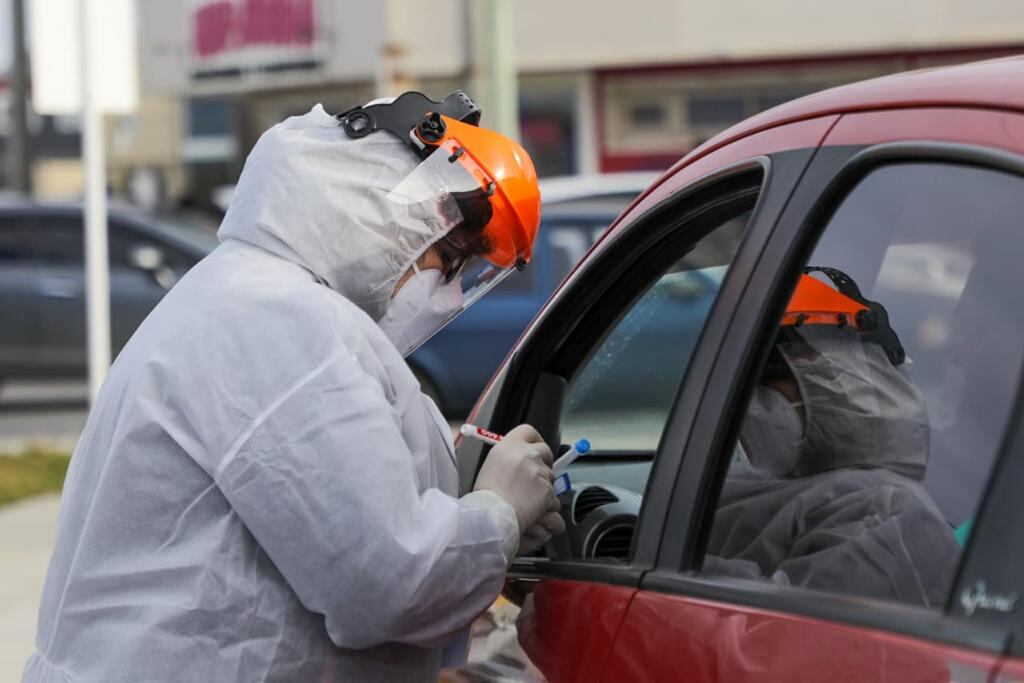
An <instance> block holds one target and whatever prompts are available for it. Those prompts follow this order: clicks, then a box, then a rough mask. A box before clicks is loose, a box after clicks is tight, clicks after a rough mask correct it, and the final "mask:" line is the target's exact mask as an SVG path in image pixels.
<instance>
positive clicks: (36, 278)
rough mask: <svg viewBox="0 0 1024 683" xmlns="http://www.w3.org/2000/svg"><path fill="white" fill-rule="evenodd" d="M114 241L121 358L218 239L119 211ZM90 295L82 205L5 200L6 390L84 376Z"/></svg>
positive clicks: (0, 251)
mask: <svg viewBox="0 0 1024 683" xmlns="http://www.w3.org/2000/svg"><path fill="white" fill-rule="evenodd" d="M108 241H109V249H110V295H111V309H110V315H111V326H112V343H113V350H114V352H115V353H116V352H117V351H118V350H120V348H121V347H122V346H124V344H125V342H127V341H128V338H129V337H130V336H131V335H132V333H133V332H134V331H135V328H136V327H138V325H139V323H141V322H142V320H143V319H144V318H145V317H146V316H147V315H148V314H149V312H150V311H151V310H152V309H153V307H154V306H155V305H156V304H157V302H158V301H160V299H161V298H162V297H163V295H164V293H165V292H166V291H167V290H168V289H169V288H170V287H171V286H172V285H173V284H174V283H175V282H177V280H178V279H179V278H180V277H181V276H182V275H183V274H184V273H185V272H186V271H187V270H188V269H189V268H191V267H192V266H193V265H195V263H196V262H197V261H199V259H201V258H203V257H204V256H205V255H206V254H207V253H209V251H210V250H211V249H212V248H213V247H214V246H216V244H217V240H216V237H214V236H213V235H212V234H211V233H209V232H206V231H203V230H199V229H196V228H191V227H190V226H187V225H172V224H169V223H165V222H161V221H159V220H157V219H155V218H153V217H151V216H149V215H147V214H145V213H142V212H140V211H137V210H133V209H130V208H127V207H122V206H112V207H111V209H110V221H109V231H108ZM84 289H85V278H84V272H83V232H82V209H81V206H80V205H78V204H44V203H34V202H30V201H27V200H19V199H13V198H10V197H7V198H5V199H4V200H3V201H2V203H0V321H3V323H2V324H0V383H2V382H3V381H4V380H6V379H12V378H32V379H37V378H44V377H61V378H65V377H83V376H85V372H86V350H85V301H84V293H85V292H84Z"/></svg>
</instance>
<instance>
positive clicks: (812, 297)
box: [782, 274, 868, 328]
mask: <svg viewBox="0 0 1024 683" xmlns="http://www.w3.org/2000/svg"><path fill="white" fill-rule="evenodd" d="M867 310H868V307H867V306H866V305H864V304H862V303H859V302H858V301H856V300H854V299H852V298H850V297H848V296H846V295H845V294H841V293H840V292H838V291H836V290H835V289H833V288H832V287H829V286H828V285H826V284H825V283H824V282H822V281H821V280H817V279H815V278H813V277H811V276H810V275H807V274H804V275H801V276H800V281H799V282H797V284H796V291H794V292H793V297H792V298H791V299H790V300H789V305H788V306H786V313H785V315H783V316H782V324H783V325H794V326H797V327H799V326H800V325H833V326H835V327H845V326H846V325H853V326H855V327H857V328H860V327H861V324H860V323H861V321H862V320H863V316H859V315H858V314H859V313H861V311H867Z"/></svg>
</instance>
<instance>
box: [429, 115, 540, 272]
mask: <svg viewBox="0 0 1024 683" xmlns="http://www.w3.org/2000/svg"><path fill="white" fill-rule="evenodd" d="M424 123H426V124H427V125H429V123H436V124H438V125H437V126H436V129H435V130H436V132H435V133H432V134H430V137H432V138H434V139H424V133H423V130H424V128H425V127H426V126H425V125H420V126H417V128H416V136H417V137H418V138H419V139H420V140H421V141H422V142H424V144H426V145H430V146H432V147H435V148H436V151H435V152H434V153H435V154H442V153H443V154H446V155H447V156H448V159H449V161H452V162H454V163H458V164H460V165H461V166H462V167H463V168H464V169H465V170H466V171H467V172H468V173H469V174H470V175H471V176H472V177H474V178H476V180H477V182H478V183H479V185H480V189H481V190H483V191H484V192H485V193H486V194H487V196H488V197H489V199H490V204H491V210H492V215H491V220H490V221H488V223H487V225H486V226H485V227H484V234H485V235H486V236H487V238H488V239H489V241H490V243H491V249H490V251H488V252H487V253H485V254H483V257H484V258H486V259H487V260H488V261H490V262H491V263H493V264H494V265H496V266H498V267H499V268H510V267H512V266H521V265H523V264H525V263H527V262H529V260H530V257H531V255H532V253H533V241H534V239H536V237H537V227H538V226H539V225H540V187H539V186H538V183H537V171H536V170H534V167H533V161H532V160H531V159H530V155H529V154H527V153H526V150H525V149H523V147H522V146H521V145H520V144H519V143H517V142H515V141H514V140H512V139H510V138H507V137H505V136H504V135H502V134H501V133H497V132H495V131H493V130H488V129H486V128H478V127H477V126H474V125H470V124H468V123H462V122H461V121H457V120H455V119H452V118H449V117H447V116H444V115H440V114H435V115H432V116H430V117H429V118H428V119H426V121H425V122H424Z"/></svg>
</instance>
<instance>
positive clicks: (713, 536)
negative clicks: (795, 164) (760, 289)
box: [704, 163, 1024, 608]
mask: <svg viewBox="0 0 1024 683" xmlns="http://www.w3.org/2000/svg"><path fill="white" fill-rule="evenodd" d="M1021 216H1024V182H1022V180H1021V179H1020V178H1019V177H1016V176H1011V175H1008V174H1005V173H1001V172H997V171H993V170H987V169H982V168H976V167H968V166H958V165H953V164H943V163H904V164H894V165H890V166H886V167H882V168H879V169H877V170H875V171H873V172H871V173H870V174H868V175H867V176H866V177H865V178H864V179H863V180H862V181H861V182H859V183H858V184H857V185H856V187H854V188H853V190H852V191H851V192H850V194H849V195H848V196H847V197H846V199H845V200H844V201H842V203H841V204H840V206H839V207H838V209H837V210H836V211H835V213H834V214H833V215H832V217H831V219H830V220H829V221H828V223H827V225H826V227H825V230H824V233H823V234H822V236H821V238H820V240H819V242H818V244H817V246H816V248H815V249H814V252H813V254H812V256H811V257H810V259H809V260H808V262H807V268H806V269H805V271H804V273H803V274H802V275H801V276H800V280H799V281H798V283H797V285H796V288H795V289H794V290H793V291H792V292H791V293H788V294H787V297H788V298H787V301H788V305H787V308H786V313H785V315H784V317H783V319H782V320H781V321H778V322H777V323H775V324H774V326H773V330H772V334H773V341H772V342H771V348H770V349H768V350H767V354H768V360H767V363H766V366H765V368H764V370H763V371H762V372H760V373H759V375H758V377H757V379H756V383H755V386H754V387H753V388H752V391H753V394H752V398H751V400H750V405H749V407H748V409H747V410H746V412H745V414H744V415H743V416H742V418H741V419H740V420H739V424H738V425H737V427H738V433H739V441H738V444H737V446H736V447H735V449H734V450H733V451H732V452H730V453H728V454H727V456H726V457H728V458H729V459H730V462H729V463H728V465H727V468H728V469H727V472H726V474H725V477H724V483H723V485H722V489H721V492H720V496H719V499H718V501H717V506H716V508H715V512H714V515H713V523H712V525H711V529H710V535H709V539H708V544H707V556H706V557H705V560H704V571H705V572H706V573H708V574H717V575H728V576H733V577H741V578H750V579H755V580H759V581H764V582H771V583H775V584H781V585H789V586H799V587H804V588H808V589H814V590H822V591H830V592H835V593H843V594H850V595H856V596H865V597H871V598H880V599H889V600H894V601H899V602H904V603H909V604H912V605H917V606H923V607H930V608H941V606H942V605H943V604H944V603H945V601H946V599H947V597H948V594H949V591H950V589H951V587H952V584H953V580H954V576H955V573H956V570H957V567H958V564H959V560H960V555H961V552H962V549H963V547H964V545H965V544H966V542H967V539H968V538H969V535H970V528H971V524H972V522H973V519H974V515H975V513H976V510H977V508H978V505H979V502H980V501H981V498H982V496H983V493H984V489H985V486H986V481H987V478H988V476H989V473H990V471H991V469H992V466H993V463H994V460H995V456H996V454H997V451H998V448H999V444H1000V441H1001V439H1002V436H1003V434H1004V433H1005V431H1006V429H1007V423H1008V420H1009V417H1010V411H1011V408H1012V403H1013V400H1014V396H1015V394H1016V391H1017V387H1018V379H1019V377H1020V374H1021V369H1022V361H1024V286H1022V285H1024V275H1022V274H1021V272H1020V269H1019V267H1018V265H1017V262H1018V257H1017V255H1018V254H1020V253H1024V230H1021V227H1022V226H1021V218H1020V217H1021ZM723 466H725V465H723Z"/></svg>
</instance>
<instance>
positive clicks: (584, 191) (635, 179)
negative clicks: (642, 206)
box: [540, 171, 661, 210]
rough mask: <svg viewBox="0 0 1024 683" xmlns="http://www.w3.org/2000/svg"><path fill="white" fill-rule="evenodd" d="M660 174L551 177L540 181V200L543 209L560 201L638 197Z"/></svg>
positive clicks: (639, 173) (639, 172)
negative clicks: (609, 196) (626, 195)
mask: <svg viewBox="0 0 1024 683" xmlns="http://www.w3.org/2000/svg"><path fill="white" fill-rule="evenodd" d="M660 175H661V173H658V172H648V171H633V172H629V173H594V174H584V175H569V176H554V177H551V178H545V179H543V180H541V181H540V197H541V201H542V202H543V203H544V207H545V210H546V209H547V208H548V207H549V206H550V205H554V204H558V203H559V202H567V201H572V200H576V199H586V198H589V197H602V196H608V195H622V194H630V193H632V194H634V195H639V194H640V193H641V192H643V191H644V190H646V189H647V186H648V185H650V184H651V183H653V182H654V181H655V180H657V179H658V177H659V176H660Z"/></svg>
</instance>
